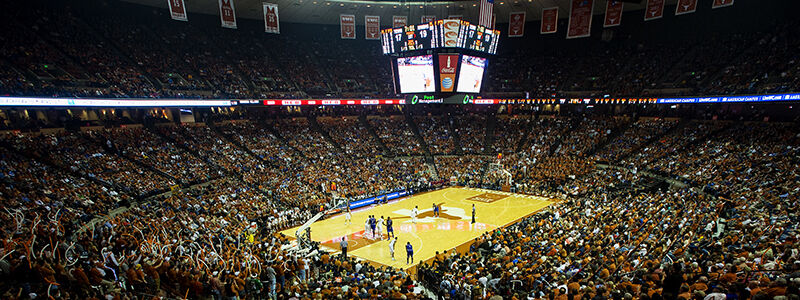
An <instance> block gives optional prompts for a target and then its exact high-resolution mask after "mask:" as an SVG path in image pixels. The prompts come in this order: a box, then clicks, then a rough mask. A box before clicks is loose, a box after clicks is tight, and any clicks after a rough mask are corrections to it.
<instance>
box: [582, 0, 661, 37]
mask: <svg viewBox="0 0 800 300" xmlns="http://www.w3.org/2000/svg"><path fill="white" fill-rule="evenodd" d="M662 1H663V0H662ZM593 7H594V0H572V5H571V6H570V10H569V22H568V23H567V38H568V39H575V38H582V37H587V36H589V35H590V34H591V29H592V8H593Z"/></svg>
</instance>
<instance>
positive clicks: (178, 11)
mask: <svg viewBox="0 0 800 300" xmlns="http://www.w3.org/2000/svg"><path fill="white" fill-rule="evenodd" d="M167 2H169V16H170V17H172V19H173V20H178V21H189V18H187V17H186V6H185V5H184V4H183V0H167Z"/></svg>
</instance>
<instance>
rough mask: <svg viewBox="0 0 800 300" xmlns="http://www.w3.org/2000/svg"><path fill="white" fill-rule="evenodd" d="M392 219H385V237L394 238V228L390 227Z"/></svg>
mask: <svg viewBox="0 0 800 300" xmlns="http://www.w3.org/2000/svg"><path fill="white" fill-rule="evenodd" d="M392 223H394V222H393V221H392V217H388V216H387V217H386V237H395V236H394V228H393V227H392Z"/></svg>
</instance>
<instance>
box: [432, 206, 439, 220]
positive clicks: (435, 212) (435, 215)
mask: <svg viewBox="0 0 800 300" xmlns="http://www.w3.org/2000/svg"><path fill="white" fill-rule="evenodd" d="M433 217H434V218H438V217H439V206H438V205H436V203H434V204H433Z"/></svg>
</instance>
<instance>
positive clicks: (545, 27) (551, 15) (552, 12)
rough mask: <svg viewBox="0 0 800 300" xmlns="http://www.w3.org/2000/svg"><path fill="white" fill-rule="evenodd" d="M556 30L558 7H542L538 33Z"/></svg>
mask: <svg viewBox="0 0 800 300" xmlns="http://www.w3.org/2000/svg"><path fill="white" fill-rule="evenodd" d="M556 31H558V7H551V8H545V9H542V28H540V29H539V33H541V34H545V33H555V32H556Z"/></svg>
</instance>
